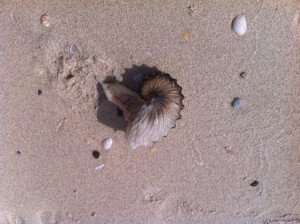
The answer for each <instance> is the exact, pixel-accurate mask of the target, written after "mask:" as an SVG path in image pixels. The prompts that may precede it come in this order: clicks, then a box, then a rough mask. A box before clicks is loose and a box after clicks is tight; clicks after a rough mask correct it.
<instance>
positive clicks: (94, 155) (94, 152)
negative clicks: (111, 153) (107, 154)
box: [92, 150, 100, 159]
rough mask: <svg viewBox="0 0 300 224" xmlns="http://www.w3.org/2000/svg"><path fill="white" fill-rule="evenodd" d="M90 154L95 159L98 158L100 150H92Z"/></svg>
mask: <svg viewBox="0 0 300 224" xmlns="http://www.w3.org/2000/svg"><path fill="white" fill-rule="evenodd" d="M92 155H93V157H94V158H95V159H99V157H100V152H99V151H97V150H93V152H92Z"/></svg>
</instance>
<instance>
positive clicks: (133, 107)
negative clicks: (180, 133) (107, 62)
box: [101, 73, 184, 149]
mask: <svg viewBox="0 0 300 224" xmlns="http://www.w3.org/2000/svg"><path fill="white" fill-rule="evenodd" d="M101 84H102V86H103V89H104V92H105V94H106V97H107V99H108V100H109V101H111V102H112V103H114V104H115V105H117V106H118V107H119V108H120V109H121V110H123V112H124V119H125V120H126V121H127V122H128V126H127V129H126V133H125V137H126V142H127V145H128V146H129V147H130V148H132V149H135V148H136V147H138V146H140V145H144V146H146V145H148V144H150V143H152V142H157V141H158V140H159V138H161V137H163V136H167V134H168V131H169V130H170V129H171V128H174V127H175V122H176V121H177V120H178V119H180V118H181V115H180V111H181V110H182V109H183V108H184V106H183V104H182V100H183V98H184V96H183V95H182V93H181V90H182V88H181V87H180V86H179V85H178V84H177V81H176V80H175V79H173V78H172V77H171V76H170V75H169V74H167V73H151V74H149V75H146V76H145V77H144V78H143V80H142V82H141V84H140V89H139V93H137V92H135V91H133V90H131V89H129V88H127V87H126V86H124V85H122V84H120V83H119V82H115V83H101Z"/></svg>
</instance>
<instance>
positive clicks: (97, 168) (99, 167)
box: [95, 163, 105, 170]
mask: <svg viewBox="0 0 300 224" xmlns="http://www.w3.org/2000/svg"><path fill="white" fill-rule="evenodd" d="M104 165H105V164H104V163H102V164H98V165H96V166H95V170H101V169H103V167H104Z"/></svg>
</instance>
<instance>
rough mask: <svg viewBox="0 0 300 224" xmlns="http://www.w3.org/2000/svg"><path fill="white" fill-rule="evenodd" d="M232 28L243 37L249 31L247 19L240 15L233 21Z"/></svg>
mask: <svg viewBox="0 0 300 224" xmlns="http://www.w3.org/2000/svg"><path fill="white" fill-rule="evenodd" d="M231 28H232V30H233V32H235V33H236V34H237V35H239V36H243V35H244V34H245V33H246V30H247V22H246V18H245V16H243V15H238V16H236V17H235V18H234V19H233V20H232V24H231Z"/></svg>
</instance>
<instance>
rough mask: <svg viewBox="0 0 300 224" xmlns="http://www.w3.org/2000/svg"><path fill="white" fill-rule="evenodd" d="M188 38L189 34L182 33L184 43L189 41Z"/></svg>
mask: <svg viewBox="0 0 300 224" xmlns="http://www.w3.org/2000/svg"><path fill="white" fill-rule="evenodd" d="M189 37H190V34H189V32H187V31H185V32H183V33H182V39H183V40H184V41H187V40H188V39H189Z"/></svg>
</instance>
